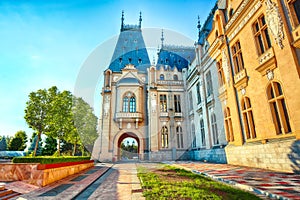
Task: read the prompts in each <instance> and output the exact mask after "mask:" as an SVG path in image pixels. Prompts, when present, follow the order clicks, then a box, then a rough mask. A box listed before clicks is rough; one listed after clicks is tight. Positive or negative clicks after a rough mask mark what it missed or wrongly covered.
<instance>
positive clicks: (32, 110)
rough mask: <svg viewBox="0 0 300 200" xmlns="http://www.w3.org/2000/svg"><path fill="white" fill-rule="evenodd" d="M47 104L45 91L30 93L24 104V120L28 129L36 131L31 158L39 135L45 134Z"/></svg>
mask: <svg viewBox="0 0 300 200" xmlns="http://www.w3.org/2000/svg"><path fill="white" fill-rule="evenodd" d="M50 89H52V90H57V88H56V87H52V88H50ZM49 103H50V102H49V94H48V91H47V90H46V89H44V90H41V89H40V90H38V91H36V92H31V93H30V94H29V100H28V101H27V102H26V108H25V117H24V118H25V120H26V122H27V124H28V125H29V128H32V129H33V130H35V131H37V139H36V143H35V146H34V150H33V156H35V155H36V151H37V149H38V146H39V141H40V138H41V134H42V133H45V132H46V130H47V124H48V121H47V118H48V116H49ZM30 147H32V146H30Z"/></svg>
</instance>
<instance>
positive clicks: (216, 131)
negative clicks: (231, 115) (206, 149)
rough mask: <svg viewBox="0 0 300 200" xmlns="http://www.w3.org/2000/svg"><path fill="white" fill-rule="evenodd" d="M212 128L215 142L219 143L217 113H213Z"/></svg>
mask: <svg viewBox="0 0 300 200" xmlns="http://www.w3.org/2000/svg"><path fill="white" fill-rule="evenodd" d="M211 129H212V133H213V139H214V144H219V134H218V126H217V120H216V115H215V114H212V115H211Z"/></svg>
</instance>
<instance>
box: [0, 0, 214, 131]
mask: <svg viewBox="0 0 300 200" xmlns="http://www.w3.org/2000/svg"><path fill="white" fill-rule="evenodd" d="M215 2H216V1H215V0H212V1H210V0H139V1H138V0H119V1H117V0H42V1H41V0H14V1H11V0H1V1H0V69H1V70H0V95H1V98H0V135H5V136H7V135H9V136H12V135H14V134H15V133H16V132H17V131H18V130H25V131H26V132H27V133H28V134H31V133H32V132H33V130H32V129H30V128H28V125H27V124H26V121H25V119H24V109H25V107H26V101H28V94H29V93H30V92H33V91H36V90H38V89H44V88H49V87H51V86H54V85H56V86H57V87H58V88H59V90H60V91H63V90H69V91H71V92H72V93H76V91H75V90H76V87H77V85H76V84H78V79H79V78H80V76H81V75H82V72H83V71H84V70H83V69H84V68H85V66H86V65H87V63H88V60H89V59H90V58H91V57H93V59H94V60H93V63H94V65H95V67H94V68H93V71H92V72H90V74H92V73H95V74H97V75H98V76H97V77H98V80H97V83H96V86H95V87H91V88H89V90H90V92H91V91H92V94H93V96H94V99H93V100H92V101H89V100H87V101H88V102H89V103H90V104H91V106H92V107H93V108H94V110H95V115H96V116H97V117H99V115H100V107H101V100H100V99H101V98H100V92H101V87H102V84H103V83H102V78H103V76H102V74H103V71H104V70H105V69H106V68H107V65H106V64H107V62H108V63H109V61H110V59H111V54H112V53H113V49H114V45H115V41H116V38H117V36H118V34H119V32H120V24H121V22H120V18H121V12H122V10H124V15H125V24H138V18H139V12H140V11H141V12H142V18H143V21H142V28H145V29H147V28H148V30H149V29H150V30H161V29H165V30H171V31H173V32H176V33H179V34H181V35H183V36H185V37H186V38H188V40H186V41H188V42H186V41H183V40H181V39H177V40H176V39H175V40H172V41H170V38H171V37H169V38H168V31H166V33H165V41H164V43H166V44H173V43H176V42H177V44H176V45H180V44H181V43H184V45H191V46H192V45H193V41H196V40H197V35H198V30H197V20H198V19H197V18H198V15H199V16H200V20H201V23H203V22H204V21H205V19H206V17H207V16H208V14H209V12H210V11H211V9H212V8H213V6H214V4H215ZM144 32H147V31H143V33H144ZM154 32H155V34H148V37H150V39H154V38H155V41H158V43H159V39H160V37H161V36H160V33H159V31H154ZM151 33H152V32H151ZM169 36H170V34H169ZM145 40H146V39H145ZM189 42H190V44H187V43H189ZM146 45H147V41H146ZM151 45H153V44H151ZM155 45H156V44H155ZM155 45H153V47H154V46H155ZM157 45H158V44H157ZM154 48H155V47H154ZM94 52H98V54H94ZM101 52H105V53H102V54H101V56H99V64H97V58H98V57H97V56H98V55H99V53H101ZM103 60H106V61H105V62H104V61H103ZM150 60H152V57H151V56H150ZM95 62H96V64H95ZM103 63H104V64H103ZM105 65H106V66H105ZM98 66H99V68H97V67H98ZM85 78H87V79H88V77H85ZM86 87H89V85H87V86H86ZM77 94H78V95H79V96H80V94H81V93H77ZM83 98H84V97H83Z"/></svg>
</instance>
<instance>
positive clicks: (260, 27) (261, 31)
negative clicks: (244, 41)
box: [253, 15, 272, 54]
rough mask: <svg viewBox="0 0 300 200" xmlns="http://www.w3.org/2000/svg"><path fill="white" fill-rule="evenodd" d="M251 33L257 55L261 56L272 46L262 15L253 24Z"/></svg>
mask: <svg viewBox="0 0 300 200" xmlns="http://www.w3.org/2000/svg"><path fill="white" fill-rule="evenodd" d="M253 31H254V37H255V41H256V45H257V48H258V52H259V54H263V53H264V52H265V51H266V50H267V49H269V48H271V46H272V45H271V40H270V36H269V32H268V27H267V24H266V20H265V16H263V15H262V16H260V17H259V18H258V19H257V20H256V22H255V23H254V24H253Z"/></svg>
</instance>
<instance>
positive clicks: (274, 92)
mask: <svg viewBox="0 0 300 200" xmlns="http://www.w3.org/2000/svg"><path fill="white" fill-rule="evenodd" d="M267 95H268V101H269V105H270V109H271V113H272V118H273V123H274V125H275V129H276V133H277V134H284V133H289V132H291V126H290V121H289V115H288V111H287V108H286V104H285V100H284V95H283V91H282V88H281V85H280V83H278V82H271V83H270V84H269V86H268V88H267Z"/></svg>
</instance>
